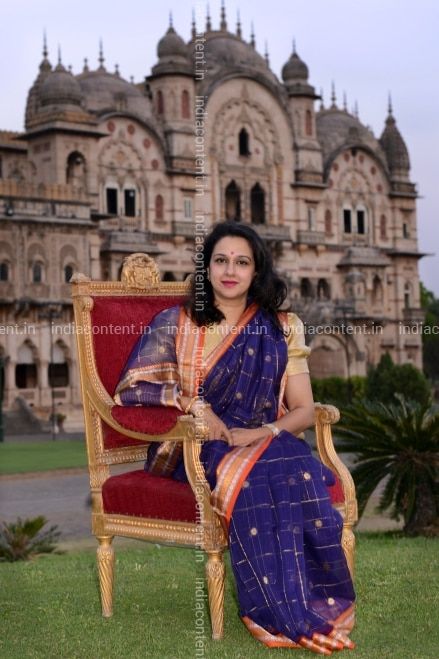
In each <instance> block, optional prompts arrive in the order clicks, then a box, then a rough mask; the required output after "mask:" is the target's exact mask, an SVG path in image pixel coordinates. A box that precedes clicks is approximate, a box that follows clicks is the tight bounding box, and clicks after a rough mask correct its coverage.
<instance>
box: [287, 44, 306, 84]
mask: <svg viewBox="0 0 439 659" xmlns="http://www.w3.org/2000/svg"><path fill="white" fill-rule="evenodd" d="M308 75H309V71H308V67H307V65H306V64H305V62H304V61H303V60H301V59H300V57H299V55H298V54H297V53H296V51H295V50H294V51H293V53H292V55H291V57H290V59H289V60H288V62H286V63H285V64H284V65H283V67H282V80H283V81H284V82H290V81H296V80H308Z"/></svg>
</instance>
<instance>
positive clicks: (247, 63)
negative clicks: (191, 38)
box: [194, 30, 279, 88]
mask: <svg viewBox="0 0 439 659" xmlns="http://www.w3.org/2000/svg"><path fill="white" fill-rule="evenodd" d="M204 49H205V50H204V53H205V60H206V62H207V70H208V77H209V79H210V80H213V79H214V78H215V79H220V78H221V77H222V76H227V74H228V73H230V72H233V73H238V74H239V73H243V74H245V75H250V76H251V77H252V78H254V79H255V80H259V82H262V83H264V82H268V83H269V86H270V87H271V88H273V86H275V87H276V88H278V87H279V81H278V79H277V78H276V76H275V75H274V73H273V72H272V71H271V70H270V68H269V67H268V65H267V62H266V60H265V59H264V57H263V56H262V55H260V54H259V53H258V52H257V50H256V49H255V48H254V46H253V45H252V44H251V43H247V42H245V41H243V40H242V39H241V38H240V37H239V36H236V35H234V34H232V33H230V32H226V31H225V30H218V31H213V30H212V31H211V32H208V33H207V34H206V43H205V45H204ZM194 57H195V52H194ZM194 66H195V64H194Z"/></svg>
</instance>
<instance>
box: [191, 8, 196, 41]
mask: <svg viewBox="0 0 439 659" xmlns="http://www.w3.org/2000/svg"><path fill="white" fill-rule="evenodd" d="M191 35H192V39H193V40H195V38H196V36H197V24H196V23H195V9H192V24H191Z"/></svg>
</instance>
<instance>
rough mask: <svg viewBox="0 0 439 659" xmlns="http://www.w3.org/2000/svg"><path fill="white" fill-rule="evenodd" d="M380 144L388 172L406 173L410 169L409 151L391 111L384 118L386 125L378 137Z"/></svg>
mask: <svg viewBox="0 0 439 659" xmlns="http://www.w3.org/2000/svg"><path fill="white" fill-rule="evenodd" d="M380 144H381V146H382V148H383V150H384V153H385V154H386V158H387V163H388V165H389V169H390V172H391V173H394V172H405V173H407V172H408V171H409V169H410V159H409V153H408V150H407V147H406V144H405V142H404V140H403V138H402V135H401V133H400V132H399V130H398V127H397V125H396V121H395V118H394V117H393V115H392V114H391V113H389V116H388V117H387V119H386V126H385V128H384V130H383V133H382V135H381V137H380Z"/></svg>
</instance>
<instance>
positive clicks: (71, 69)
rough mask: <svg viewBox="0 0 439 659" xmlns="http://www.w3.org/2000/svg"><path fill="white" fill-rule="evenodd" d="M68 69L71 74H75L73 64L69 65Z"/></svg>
mask: <svg viewBox="0 0 439 659" xmlns="http://www.w3.org/2000/svg"><path fill="white" fill-rule="evenodd" d="M67 69H68V72H69V73H71V74H72V73H73V66H72V65H71V64H69V65H68V67H67Z"/></svg>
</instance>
